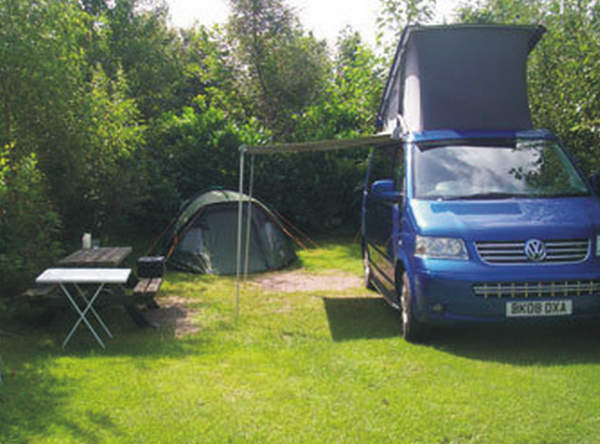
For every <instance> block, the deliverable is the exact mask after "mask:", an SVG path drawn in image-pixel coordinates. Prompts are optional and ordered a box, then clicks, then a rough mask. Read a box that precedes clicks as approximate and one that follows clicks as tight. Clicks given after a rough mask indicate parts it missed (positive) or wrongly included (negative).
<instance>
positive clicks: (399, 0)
mask: <svg viewBox="0 0 600 444" xmlns="http://www.w3.org/2000/svg"><path fill="white" fill-rule="evenodd" d="M380 5H381V6H380V7H381V10H380V11H379V15H378V16H377V27H378V33H377V43H378V44H379V45H380V46H381V47H383V49H384V52H385V53H386V54H387V55H388V57H392V56H393V55H394V51H395V50H396V46H397V44H398V41H399V40H400V36H401V35H402V31H403V30H404V28H405V27H406V26H407V25H414V24H417V23H420V24H426V23H429V22H431V21H432V20H433V18H434V16H435V7H436V0H380ZM386 36H390V37H391V38H389V39H388V40H386V39H385V37H386Z"/></svg>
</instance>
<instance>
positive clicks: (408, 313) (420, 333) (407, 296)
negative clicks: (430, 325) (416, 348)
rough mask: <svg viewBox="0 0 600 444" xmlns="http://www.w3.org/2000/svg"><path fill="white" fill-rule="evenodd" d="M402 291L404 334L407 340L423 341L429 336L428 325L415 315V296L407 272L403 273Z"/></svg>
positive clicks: (401, 305) (401, 303)
mask: <svg viewBox="0 0 600 444" xmlns="http://www.w3.org/2000/svg"><path fill="white" fill-rule="evenodd" d="M400 292H401V293H400V307H401V320H402V336H403V337H404V340H405V341H407V342H422V341H423V340H424V339H425V338H426V336H427V326H426V325H425V324H423V323H422V322H420V321H419V320H418V319H417V318H416V317H415V315H414V309H413V303H414V298H413V296H412V292H411V290H410V283H409V281H408V276H407V274H406V273H403V274H402V286H401V287H400Z"/></svg>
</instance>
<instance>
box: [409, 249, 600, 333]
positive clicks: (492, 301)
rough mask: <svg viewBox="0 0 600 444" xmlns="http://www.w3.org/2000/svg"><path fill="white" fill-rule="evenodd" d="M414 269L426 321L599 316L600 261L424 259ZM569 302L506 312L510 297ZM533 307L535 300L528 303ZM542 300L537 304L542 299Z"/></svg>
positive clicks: (421, 317)
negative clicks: (563, 307) (557, 307)
mask: <svg viewBox="0 0 600 444" xmlns="http://www.w3.org/2000/svg"><path fill="white" fill-rule="evenodd" d="M416 265H417V266H416V267H415V269H414V272H413V273H412V275H413V276H411V277H412V279H411V281H412V291H413V295H414V296H415V297H416V299H415V302H416V308H417V310H416V313H415V315H416V316H417V318H418V319H419V320H421V321H423V322H427V323H433V324H445V323H455V322H462V321H467V322H513V321H514V322H517V321H523V320H530V319H544V320H551V319H553V320H559V319H584V318H600V266H599V264H596V263H595V262H592V261H590V263H586V264H577V265H568V266H540V265H531V266H516V267H508V266H506V267H504V266H488V265H484V264H473V263H470V262H464V263H458V261H443V260H420V261H419V263H418V264H416ZM519 301H521V302H532V301H540V302H552V301H570V303H569V305H570V306H571V314H568V315H564V314H561V315H550V316H543V317H542V316H539V315H535V314H534V313H533V314H531V315H525V316H519V317H511V316H507V305H508V303H509V302H519ZM528 305H529V306H531V305H532V304H528ZM538 305H539V304H538Z"/></svg>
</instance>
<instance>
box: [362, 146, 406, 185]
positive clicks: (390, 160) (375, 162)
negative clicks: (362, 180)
mask: <svg viewBox="0 0 600 444" xmlns="http://www.w3.org/2000/svg"><path fill="white" fill-rule="evenodd" d="M398 151H400V150H399V149H398V147H386V148H374V149H373V150H372V151H371V162H370V173H369V188H370V187H371V185H372V184H373V182H375V181H378V180H383V179H395V177H394V176H395V174H394V171H395V164H396V161H397V159H396V157H397V155H398V154H397V153H398Z"/></svg>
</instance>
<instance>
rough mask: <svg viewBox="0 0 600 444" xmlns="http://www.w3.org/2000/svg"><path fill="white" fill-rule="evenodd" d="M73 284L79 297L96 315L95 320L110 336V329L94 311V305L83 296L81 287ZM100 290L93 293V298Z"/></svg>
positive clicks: (110, 336)
mask: <svg viewBox="0 0 600 444" xmlns="http://www.w3.org/2000/svg"><path fill="white" fill-rule="evenodd" d="M74 285H75V288H76V289H77V291H78V292H79V296H81V298H82V299H83V300H84V301H85V303H86V304H88V305H89V307H90V311H91V312H92V313H93V314H94V316H96V320H97V321H98V323H99V324H100V325H101V326H102V328H104V331H105V332H106V334H107V335H108V337H109V338H112V337H113V335H112V333H111V332H110V330H109V329H108V327H107V326H106V324H105V323H104V322H103V321H102V319H101V318H100V315H99V314H98V312H96V310H95V309H94V307H92V305H91V304H90V302H89V301H88V300H87V298H86V297H85V292H84V291H82V290H81V288H79V285H77V284H74ZM102 285H104V284H102ZM100 290H102V288H100ZM100 290H98V291H97V292H96V294H95V295H94V298H95V297H96V296H97V295H98V294H100ZM92 303H93V302H92Z"/></svg>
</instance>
